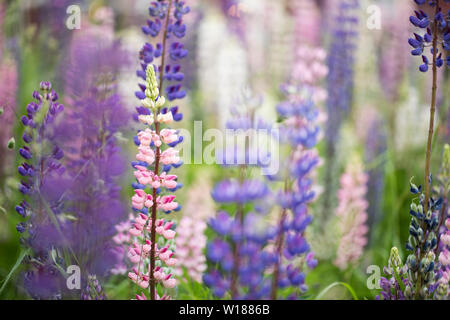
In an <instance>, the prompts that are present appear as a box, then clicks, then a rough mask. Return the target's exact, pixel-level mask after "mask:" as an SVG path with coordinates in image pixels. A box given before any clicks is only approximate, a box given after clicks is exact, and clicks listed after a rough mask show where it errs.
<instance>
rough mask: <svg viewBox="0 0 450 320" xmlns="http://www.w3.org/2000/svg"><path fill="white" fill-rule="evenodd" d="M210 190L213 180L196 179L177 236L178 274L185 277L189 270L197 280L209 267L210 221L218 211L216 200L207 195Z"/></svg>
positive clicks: (191, 276)
mask: <svg viewBox="0 0 450 320" xmlns="http://www.w3.org/2000/svg"><path fill="white" fill-rule="evenodd" d="M209 190H210V187H209V183H207V182H205V181H204V178H202V179H200V180H198V181H196V182H195V184H194V186H192V188H191V189H190V190H189V192H188V195H187V199H188V200H187V202H186V205H185V206H184V210H183V211H184V215H183V217H182V218H181V220H180V222H179V224H178V226H177V238H176V239H175V244H176V248H177V258H178V266H177V268H176V269H175V274H176V275H177V276H182V275H183V272H184V271H186V272H187V274H188V276H189V277H190V278H192V279H193V280H195V281H197V282H202V276H203V272H204V271H205V270H206V257H205V254H204V249H205V246H206V235H205V231H206V227H207V225H206V220H207V219H208V218H209V217H210V216H211V215H212V214H213V213H214V202H213V201H212V199H211V198H210V197H208V195H207V194H208V192H209ZM184 269H185V270H184Z"/></svg>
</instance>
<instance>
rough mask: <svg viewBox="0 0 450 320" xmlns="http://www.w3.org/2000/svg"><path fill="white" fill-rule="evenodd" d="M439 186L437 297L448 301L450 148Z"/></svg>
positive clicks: (445, 158) (437, 190)
mask: <svg viewBox="0 0 450 320" xmlns="http://www.w3.org/2000/svg"><path fill="white" fill-rule="evenodd" d="M436 180H437V181H438V183H439V185H438V186H436V187H435V189H434V193H435V194H437V195H439V196H440V197H442V199H443V203H442V207H441V212H440V217H439V225H440V229H439V242H438V245H437V248H436V249H437V255H438V261H439V264H438V271H437V272H438V277H439V280H438V288H437V292H436V297H437V298H439V299H448V297H449V294H450V292H449V286H450V209H449V205H448V195H449V193H450V146H449V145H448V144H446V145H445V147H444V155H443V161H442V168H441V172H440V173H439V175H438V176H437V177H436Z"/></svg>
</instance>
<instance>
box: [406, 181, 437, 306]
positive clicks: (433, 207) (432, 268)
mask: <svg viewBox="0 0 450 320" xmlns="http://www.w3.org/2000/svg"><path fill="white" fill-rule="evenodd" d="M430 180H431V178H430ZM410 191H411V193H412V194H415V195H418V202H417V203H416V202H414V201H413V202H412V203H411V206H410V211H409V213H410V215H411V224H410V226H409V238H408V242H407V244H406V249H407V250H409V251H411V254H410V255H409V256H408V258H407V260H406V264H407V265H408V272H409V280H410V281H411V285H410V286H407V287H406V290H407V291H406V292H405V295H406V297H407V298H412V296H413V295H414V296H415V297H416V298H420V299H426V298H429V297H430V296H431V295H432V292H433V291H434V290H433V289H434V286H435V280H436V254H435V249H436V246H437V241H438V238H437V237H438V228H439V210H440V208H441V205H442V198H439V199H437V200H435V199H434V198H433V197H430V200H429V201H428V205H427V206H426V208H427V211H426V212H425V194H424V193H422V187H421V186H418V187H417V186H416V185H415V184H413V183H412V182H410Z"/></svg>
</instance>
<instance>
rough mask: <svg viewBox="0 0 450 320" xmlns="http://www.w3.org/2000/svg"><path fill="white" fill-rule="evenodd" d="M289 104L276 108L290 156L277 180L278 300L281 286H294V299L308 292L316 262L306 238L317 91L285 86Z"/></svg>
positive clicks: (274, 284) (311, 194)
mask: <svg viewBox="0 0 450 320" xmlns="http://www.w3.org/2000/svg"><path fill="white" fill-rule="evenodd" d="M284 94H285V95H286V97H287V99H286V101H284V102H282V103H281V104H279V105H278V106H277V112H278V115H279V116H280V117H281V118H282V119H283V122H282V123H281V126H280V138H281V143H282V145H284V146H285V148H286V149H287V151H288V156H287V157H286V158H285V159H284V161H285V162H284V163H283V164H282V167H283V168H286V170H285V172H283V173H282V174H281V175H280V176H279V177H278V178H279V179H280V180H281V181H283V184H284V188H283V190H280V191H279V193H278V197H277V203H278V205H279V206H280V208H281V214H280V215H279V217H278V218H277V227H276V240H275V252H276V263H275V268H274V269H275V270H274V275H273V281H272V292H271V298H272V299H276V298H277V293H276V290H277V288H278V287H280V288H285V287H286V286H291V288H292V289H293V293H292V294H291V296H290V297H291V298H296V297H298V296H299V295H300V294H301V293H303V292H305V291H306V290H307V287H306V285H305V266H307V267H309V268H314V267H315V266H316V265H317V260H316V259H314V253H313V252H311V251H310V246H309V244H308V243H307V241H306V238H305V231H306V228H307V226H308V225H309V224H310V223H311V221H312V216H311V215H309V214H308V203H309V202H311V201H312V200H313V199H314V197H315V193H314V191H312V185H313V181H312V176H311V175H312V173H313V172H314V168H315V167H316V166H317V165H318V163H319V157H318V153H317V150H315V146H316V144H317V141H318V139H319V127H318V125H317V122H316V121H317V117H318V114H319V112H318V109H317V108H316V105H315V103H314V101H313V96H314V89H312V88H310V87H307V86H306V87H304V86H290V87H285V90H284Z"/></svg>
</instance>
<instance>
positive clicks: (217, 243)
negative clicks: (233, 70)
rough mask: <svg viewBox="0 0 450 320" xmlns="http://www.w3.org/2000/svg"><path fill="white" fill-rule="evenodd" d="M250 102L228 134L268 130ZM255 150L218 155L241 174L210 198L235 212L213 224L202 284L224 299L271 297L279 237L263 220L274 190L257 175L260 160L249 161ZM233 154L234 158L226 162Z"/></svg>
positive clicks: (221, 214)
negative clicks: (274, 243)
mask: <svg viewBox="0 0 450 320" xmlns="http://www.w3.org/2000/svg"><path fill="white" fill-rule="evenodd" d="M247 98H248V97H245V101H244V105H243V106H241V108H239V110H234V117H233V118H232V119H230V120H229V121H228V122H227V129H228V130H243V131H245V132H247V133H248V130H254V129H257V128H258V127H261V126H264V125H263V123H262V121H260V120H259V119H257V118H256V115H255V110H256V107H257V106H249V101H250V99H251V98H249V99H247ZM242 110H245V111H242ZM238 132H239V131H234V133H235V134H238ZM253 147H254V145H252V146H249V145H247V146H243V147H242V148H239V149H237V150H236V149H232V150H225V151H226V153H225V154H224V155H219V156H218V158H219V161H220V163H223V164H224V165H225V166H227V167H230V168H233V167H234V168H236V170H238V172H239V176H238V177H237V178H234V179H226V180H223V181H221V182H219V183H218V184H217V185H216V186H215V187H214V189H213V191H212V193H211V195H212V198H213V199H214V200H215V201H216V202H217V203H220V204H225V205H227V207H228V208H233V210H235V212H234V213H230V212H229V209H228V210H227V211H225V210H221V211H219V212H218V213H217V215H216V216H215V217H214V218H212V219H211V220H210V221H209V225H210V227H211V228H212V229H213V230H214V232H215V234H216V237H215V238H214V239H213V240H212V241H211V242H209V243H208V245H207V258H208V261H209V262H211V266H210V268H209V270H208V272H207V273H205V274H204V275H203V282H204V283H205V285H207V286H208V287H210V288H211V289H212V291H213V294H214V295H215V296H217V297H219V298H221V297H224V296H227V297H230V298H231V299H264V298H267V297H268V296H269V293H270V281H269V279H267V278H266V277H264V273H265V271H266V270H268V268H270V266H271V265H273V262H274V258H275V257H274V254H273V253H272V252H270V251H268V250H267V248H266V246H267V244H268V241H269V240H271V239H273V235H274V233H273V228H267V227H268V226H267V224H266V223H265V222H264V221H263V220H264V219H263V217H264V213H267V212H268V211H269V207H270V203H267V201H266V200H267V199H269V198H270V197H271V191H270V189H269V188H268V186H267V185H266V184H265V183H264V182H263V181H262V180H261V179H257V178H256V177H253V176H252V171H253V169H255V170H256V168H258V167H259V163H260V161H259V160H261V159H254V160H255V161H254V163H253V162H251V161H250V158H249V156H250V154H258V150H256V151H255V150H254V149H253ZM250 150H252V151H250ZM229 153H230V154H232V155H233V156H234V158H232V159H230V158H231V157H227V154H229ZM260 155H261V154H260ZM250 207H251V209H248V208H250Z"/></svg>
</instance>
